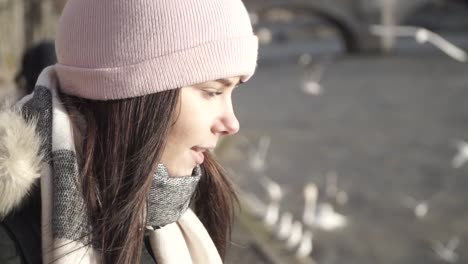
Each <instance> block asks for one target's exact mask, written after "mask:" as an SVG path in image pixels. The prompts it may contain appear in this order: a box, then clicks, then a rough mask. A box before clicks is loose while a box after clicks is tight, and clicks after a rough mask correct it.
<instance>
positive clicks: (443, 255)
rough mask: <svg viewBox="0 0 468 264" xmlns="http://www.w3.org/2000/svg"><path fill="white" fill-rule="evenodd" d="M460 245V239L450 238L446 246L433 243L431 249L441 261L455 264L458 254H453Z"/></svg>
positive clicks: (438, 242) (440, 243)
mask: <svg viewBox="0 0 468 264" xmlns="http://www.w3.org/2000/svg"><path fill="white" fill-rule="evenodd" d="M459 244H460V238H458V237H452V238H451V239H450V240H449V241H448V243H447V245H444V244H442V242H440V241H434V242H433V245H432V249H433V250H434V252H435V253H436V254H437V257H439V259H441V260H442V261H445V262H448V263H455V262H457V260H458V254H457V253H456V252H455V250H456V249H457V247H458V246H459Z"/></svg>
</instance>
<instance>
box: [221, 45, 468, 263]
mask: <svg viewBox="0 0 468 264" xmlns="http://www.w3.org/2000/svg"><path fill="white" fill-rule="evenodd" d="M303 77H304V76H303V70H301V68H300V67H299V66H297V65H296V64H295V63H294V62H293V61H286V60H284V61H272V62H269V63H263V64H261V65H260V66H259V69H258V72H257V74H256V75H255V77H254V78H253V79H252V80H251V81H250V82H248V83H246V84H245V85H244V86H241V87H240V88H238V90H237V91H236V92H235V95H234V101H235V105H236V113H237V115H238V118H239V120H240V122H241V132H240V133H239V135H238V136H235V137H234V138H233V139H231V140H230V141H228V142H226V145H228V147H227V148H226V151H224V152H223V154H222V155H221V158H222V159H224V160H225V161H226V163H227V164H228V165H229V168H230V169H231V170H232V171H233V172H234V175H235V179H236V182H237V183H238V185H239V186H240V187H241V188H242V189H243V190H245V191H248V192H253V193H255V194H257V195H258V196H259V197H260V198H261V199H265V195H264V193H265V192H264V191H263V189H262V187H261V186H260V185H259V183H258V177H259V176H260V174H261V173H258V172H254V171H253V170H252V169H251V168H250V166H249V162H248V160H249V157H250V156H249V155H250V154H249V153H252V151H254V150H255V148H256V147H255V146H256V145H257V144H258V140H259V138H260V137H262V136H268V137H270V138H271V145H270V149H269V152H268V155H267V158H266V168H265V170H264V172H262V173H264V174H265V175H267V176H269V177H270V178H272V179H273V180H275V181H277V182H278V183H280V184H281V185H282V186H283V189H284V191H285V197H284V199H283V201H282V211H283V212H284V211H291V212H292V213H293V214H294V215H295V216H296V218H299V219H300V217H301V214H302V210H303V200H302V188H303V186H304V184H305V183H307V182H310V181H314V182H315V183H317V184H318V186H319V188H320V190H321V191H322V190H323V187H324V186H325V175H326V174H327V173H328V172H330V171H335V172H336V173H337V175H338V187H339V188H340V189H342V190H344V191H346V192H347V194H348V197H349V200H348V202H347V203H346V204H344V205H342V206H338V207H337V208H336V210H337V211H338V212H340V213H342V214H344V215H346V216H347V217H348V220H349V223H350V224H349V225H348V226H347V227H346V228H345V229H343V230H341V231H337V232H333V233H330V232H318V231H317V232H315V235H314V246H315V247H314V251H313V253H312V256H313V257H314V258H315V259H316V260H317V261H318V263H320V264H324V263H329V264H332V263H348V264H351V263H359V264H373V263H385V264H394V263H408V264H415V263H424V264H431V263H444V262H442V261H441V260H440V259H438V257H437V256H436V254H435V252H434V251H433V245H434V241H437V240H439V241H441V242H443V243H445V242H447V241H448V240H449V239H450V238H452V237H458V238H460V240H461V243H460V246H459V248H458V249H457V253H458V260H457V261H456V262H454V263H468V210H467V209H468V196H467V195H466V189H467V187H468V169H467V168H468V165H467V166H464V167H462V168H461V169H454V168H452V167H451V160H452V158H453V156H454V155H455V154H456V152H457V148H456V147H455V145H454V142H455V140H456V139H464V140H468V104H467V99H468V64H463V63H459V62H456V61H453V60H451V59H450V58H448V57H446V56H444V55H442V54H441V53H439V52H413V53H411V54H400V55H391V56H387V57H381V56H361V57H343V58H339V59H336V60H335V61H333V62H332V64H331V65H330V66H329V67H328V69H327V71H326V72H325V75H324V76H323V81H322V85H323V93H322V94H321V95H318V96H315V95H310V94H306V93H304V92H303V91H302V89H301V87H302V86H301V81H300V80H301V79H302V78H303ZM408 197H412V198H414V199H416V200H427V201H428V204H429V211H428V213H427V215H426V216H425V217H424V218H423V219H417V218H416V217H415V216H414V214H413V212H412V210H410V209H408V208H406V207H405V201H406V200H408V199H409V198H408ZM319 199H321V200H322V201H325V199H324V195H323V193H321V194H320V198H319ZM239 234H241V235H240V238H239V237H236V236H234V238H235V239H234V240H236V239H241V240H242V239H244V240H245V239H248V236H249V234H247V233H245V232H244V233H242V232H239ZM247 252H248V248H247V249H246V250H245V251H244V250H242V248H236V249H235V251H234V252H233V254H231V255H230V258H229V261H228V263H261V262H256V261H258V260H252V259H249V257H248V256H249V254H250V253H247ZM243 257H246V260H242V259H243ZM247 259H249V260H247Z"/></svg>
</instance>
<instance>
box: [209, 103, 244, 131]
mask: <svg viewBox="0 0 468 264" xmlns="http://www.w3.org/2000/svg"><path fill="white" fill-rule="evenodd" d="M213 130H214V131H213V132H215V133H217V134H221V135H233V134H236V133H237V132H239V121H238V120H237V117H236V115H235V114H234V111H233V110H232V108H231V109H230V110H229V111H226V112H225V113H224V114H223V115H222V116H221V117H220V118H219V120H218V121H217V122H216V124H215V125H214V127H213Z"/></svg>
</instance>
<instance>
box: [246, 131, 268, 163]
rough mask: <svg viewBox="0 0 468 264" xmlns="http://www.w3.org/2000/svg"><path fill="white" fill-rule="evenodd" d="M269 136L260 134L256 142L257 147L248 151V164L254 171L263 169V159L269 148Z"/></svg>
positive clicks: (264, 159)
mask: <svg viewBox="0 0 468 264" xmlns="http://www.w3.org/2000/svg"><path fill="white" fill-rule="evenodd" d="M270 142H271V138H270V137H269V136H262V137H261V138H260V140H259V142H258V147H257V148H256V149H254V150H251V151H250V159H249V165H250V168H252V170H254V171H256V172H263V171H265V161H266V156H267V154H268V149H269V148H270Z"/></svg>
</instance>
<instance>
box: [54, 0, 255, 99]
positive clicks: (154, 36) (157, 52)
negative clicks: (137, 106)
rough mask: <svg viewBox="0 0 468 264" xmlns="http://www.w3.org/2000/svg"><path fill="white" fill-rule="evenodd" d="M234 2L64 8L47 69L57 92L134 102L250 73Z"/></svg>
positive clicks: (251, 45) (250, 40)
mask: <svg viewBox="0 0 468 264" xmlns="http://www.w3.org/2000/svg"><path fill="white" fill-rule="evenodd" d="M257 42H258V41H257V37H255V35H254V34H253V31H252V26H251V24H250V20H249V16H248V13H247V11H246V9H245V7H244V5H243V3H242V2H241V0H68V2H67V4H66V6H65V8H64V10H63V14H62V16H61V18H60V21H59V25H58V31H57V39H56V51H57V59H58V63H57V64H56V66H55V68H56V71H57V75H58V78H59V82H60V87H61V89H62V91H63V92H65V93H67V94H71V95H75V96H79V97H83V98H88V99H95V100H111V99H122V98H129V97H135V96H140V95H145V94H151V93H156V92H159V91H164V90H169V89H175V88H180V87H183V86H187V85H192V84H196V83H202V82H205V81H210V80H216V79H220V78H228V77H234V76H241V79H242V81H246V80H248V79H249V78H250V77H251V76H252V74H253V73H254V71H255V67H256V61H257V49H258V44H257Z"/></svg>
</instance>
